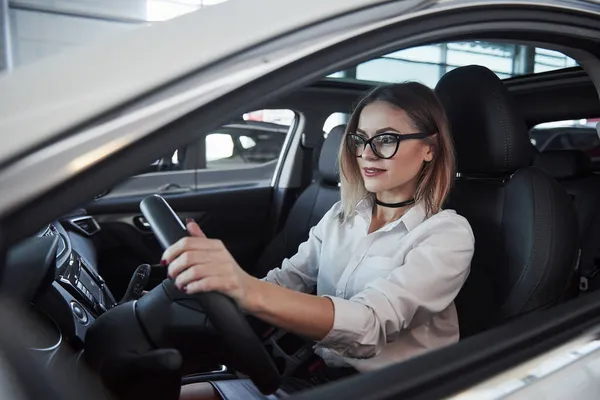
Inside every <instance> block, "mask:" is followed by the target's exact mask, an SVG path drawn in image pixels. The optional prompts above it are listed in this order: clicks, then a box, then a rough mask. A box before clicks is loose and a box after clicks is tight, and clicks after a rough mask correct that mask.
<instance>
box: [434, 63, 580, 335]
mask: <svg viewBox="0 0 600 400" xmlns="http://www.w3.org/2000/svg"><path fill="white" fill-rule="evenodd" d="M435 90H436V93H437V95H438V96H439V98H440V100H441V101H442V103H443V104H444V106H445V107H446V110H447V113H448V118H449V121H450V125H451V130H452V133H453V135H454V138H455V142H456V151H457V157H458V172H459V173H460V177H459V178H458V179H457V181H456V184H455V187H454V189H453V191H452V193H451V196H450V199H449V201H448V204H447V208H452V209H455V210H456V211H457V212H458V213H459V214H461V215H463V216H464V217H466V218H467V219H468V220H469V222H470V224H471V226H472V228H473V231H474V234H475V254H474V257H473V261H472V264H471V274H470V276H469V278H468V280H467V282H466V284H465V286H464V288H463V289H462V290H461V292H460V293H459V295H458V297H457V299H456V306H457V309H458V315H459V322H460V329H461V336H462V337H465V336H469V335H472V334H474V333H477V332H480V331H482V330H484V329H486V328H490V327H493V326H495V325H497V324H500V323H503V322H505V321H507V320H509V319H511V318H514V317H517V316H520V315H522V314H525V313H528V312H530V311H534V310H537V309H541V308H545V307H548V306H551V305H553V304H556V303H558V302H560V301H561V300H562V299H563V298H564V296H565V293H566V289H567V288H569V289H572V288H573V286H574V285H576V281H575V279H576V277H574V276H573V269H574V266H575V260H576V257H577V247H578V246H577V221H576V216H575V211H574V208H573V205H572V202H571V200H570V198H569V196H568V195H567V194H566V193H565V191H564V190H563V189H562V187H560V185H559V184H558V182H556V180H554V179H552V178H551V177H550V176H549V175H548V174H546V173H545V172H543V171H541V170H540V169H539V168H535V167H532V166H530V165H531V158H532V156H533V154H534V152H533V151H532V148H531V144H530V142H529V140H528V135H527V131H526V128H525V123H524V121H523V120H522V118H521V117H520V116H519V114H518V110H516V109H515V107H514V106H513V103H512V99H511V98H510V94H509V93H508V91H507V89H506V88H505V86H504V84H503V83H502V82H501V81H500V80H499V79H498V78H497V77H496V75H495V74H494V73H493V72H491V71H490V70H488V69H487V68H483V67H479V66H468V67H462V68H457V69H455V70H453V71H451V72H449V73H447V74H446V75H445V76H444V77H443V78H442V79H441V80H440V82H439V83H438V85H437V87H436V89H435ZM570 293H572V292H570Z"/></svg>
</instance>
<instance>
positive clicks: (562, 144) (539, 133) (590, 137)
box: [529, 118, 600, 166]
mask: <svg viewBox="0 0 600 400" xmlns="http://www.w3.org/2000/svg"><path fill="white" fill-rule="evenodd" d="M598 120H599V119H596V118H593V119H582V120H572V121H554V122H547V123H543V124H539V125H536V126H535V127H533V128H532V129H531V131H530V132H529V137H530V140H531V143H532V144H533V145H534V146H535V147H536V148H537V149H538V151H540V152H544V151H553V150H580V151H583V152H585V153H586V154H587V155H588V156H589V157H590V159H591V160H592V163H593V164H594V165H595V166H596V165H598V164H599V163H600V137H599V136H598V131H597V129H596V124H597V123H598Z"/></svg>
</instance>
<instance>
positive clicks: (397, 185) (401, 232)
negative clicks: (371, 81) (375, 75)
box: [163, 82, 474, 398]
mask: <svg viewBox="0 0 600 400" xmlns="http://www.w3.org/2000/svg"><path fill="white" fill-rule="evenodd" d="M339 167H340V172H341V174H340V179H341V201H340V202H338V203H336V204H335V205H334V206H333V207H332V208H331V209H330V210H329V211H328V212H327V213H326V215H325V216H324V217H323V219H322V220H321V221H320V222H319V223H318V224H317V225H316V226H315V227H313V228H312V229H311V231H310V234H309V237H308V240H307V241H306V242H304V243H303V244H302V245H300V247H299V249H298V252H297V254H296V255H294V256H293V257H291V258H289V259H286V260H285V261H284V262H283V265H281V267H280V268H276V269H274V270H271V271H270V272H269V273H268V274H267V276H266V277H265V278H264V279H262V280H259V279H256V278H254V277H252V276H250V275H249V274H247V273H246V272H244V271H243V270H242V269H241V268H240V267H239V266H238V264H237V263H236V261H235V260H234V259H233V257H232V256H231V255H230V254H229V252H228V251H227V249H226V248H225V247H224V246H223V244H222V243H221V242H220V241H218V240H212V239H208V238H206V237H205V236H204V234H203V233H202V231H201V230H200V227H199V226H198V225H197V224H196V223H195V222H189V223H188V224H187V228H188V230H189V232H190V234H191V235H192V237H193V238H192V239H191V240H190V239H188V240H182V241H180V242H178V243H176V244H174V245H173V246H171V247H170V248H168V249H167V250H166V251H165V253H164V256H163V260H164V263H166V264H168V266H169V267H168V269H169V276H170V277H172V278H173V279H175V283H176V285H177V286H178V287H179V288H180V289H181V290H184V291H186V292H188V293H198V292H203V291H218V292H222V293H224V294H226V295H228V296H230V297H231V298H233V299H234V300H235V301H236V302H237V303H238V304H239V306H240V307H241V308H242V309H244V310H245V312H247V313H249V314H252V315H254V316H256V317H258V318H259V319H261V320H263V321H265V322H267V323H269V324H272V325H275V326H277V327H280V328H282V329H285V330H287V331H289V332H292V333H295V334H298V335H301V336H304V337H308V338H311V339H312V340H314V341H316V347H315V349H316V351H315V352H316V354H317V355H318V356H320V357H321V358H322V359H323V360H324V362H325V364H326V365H327V367H328V368H327V371H328V372H327V373H325V374H324V375H323V377H322V379H313V380H312V383H308V384H309V385H310V384H319V383H322V382H324V381H327V380H329V379H331V377H332V376H345V375H347V372H348V371H350V373H351V372H355V371H358V372H361V371H366V370H371V369H375V368H381V367H384V366H387V365H389V364H392V363H396V362H399V361H402V360H405V359H407V358H409V357H413V356H415V355H417V354H420V353H423V352H425V351H428V350H431V349H435V348H439V347H442V346H446V345H449V344H451V343H455V342H457V341H458V339H459V326H458V319H457V313H456V308H455V306H454V299H455V297H456V295H457V293H458V292H459V290H460V289H461V287H462V285H463V284H464V282H465V280H466V278H467V276H468V274H469V268H470V263H471V258H472V256H473V250H474V237H473V233H472V231H471V227H470V225H469V223H468V222H467V220H466V219H464V218H463V217H461V216H459V215H458V214H456V213H455V212H454V211H453V210H443V209H442V205H443V204H444V202H445V200H446V197H447V195H448V192H449V191H450V188H451V185H452V182H453V179H454V175H455V168H454V151H453V146H452V140H451V137H450V133H449V128H448V122H447V120H446V116H445V112H444V110H443V107H442V106H441V104H440V102H439V101H438V99H437V97H436V96H435V94H434V92H433V91H432V90H431V89H429V88H427V87H426V86H424V85H421V84H418V83H413V82H409V83H403V84H395V85H388V86H382V87H379V88H377V89H375V90H373V91H372V92H370V93H369V94H368V95H367V96H366V97H365V98H364V99H362V101H361V102H360V103H359V104H358V106H357V107H356V109H355V110H354V113H353V114H352V116H351V118H350V121H349V123H348V125H347V129H346V132H345V134H344V138H343V144H342V145H341V146H340V152H339ZM257 229H258V227H257ZM315 290H316V294H309V293H314V291H315ZM336 371H342V373H341V374H336V373H335V372H336ZM203 385H205V388H206V386H209V385H208V384H203ZM209 392H211V393H212V394H214V395H215V396H216V397H217V398H218V395H217V394H216V393H215V392H213V391H212V388H211V389H210V390H209ZM182 393H183V396H184V397H185V396H186V395H187V396H189V397H186V398H192V397H191V392H190V391H189V390H188V389H186V388H185V387H184V390H183V392H182ZM186 393H187V394H186ZM256 393H258V392H256ZM256 393H253V394H251V393H248V396H250V395H256ZM223 397H225V396H223Z"/></svg>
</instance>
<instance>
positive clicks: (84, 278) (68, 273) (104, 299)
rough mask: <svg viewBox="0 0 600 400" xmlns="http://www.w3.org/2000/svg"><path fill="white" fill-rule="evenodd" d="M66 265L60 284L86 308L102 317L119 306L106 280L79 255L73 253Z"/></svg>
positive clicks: (60, 277)
mask: <svg viewBox="0 0 600 400" xmlns="http://www.w3.org/2000/svg"><path fill="white" fill-rule="evenodd" d="M65 264H66V265H65V267H64V268H62V271H61V274H60V276H59V282H60V283H61V285H62V286H63V287H64V288H65V289H66V290H67V291H69V293H70V294H71V295H72V296H73V297H74V298H76V299H77V300H79V301H80V302H81V304H83V305H84V306H86V308H88V309H89V310H91V311H93V312H94V313H96V315H100V314H102V313H104V312H106V310H109V309H111V308H113V307H114V306H115V305H116V304H117V302H116V300H115V298H114V297H113V295H112V293H111V292H110V290H109V289H108V287H107V286H106V284H105V282H104V279H102V277H101V276H100V275H98V274H97V273H96V271H95V270H94V269H93V268H91V267H90V266H89V265H87V263H86V261H85V260H84V259H83V258H82V257H80V256H79V254H77V253H76V252H75V251H73V252H71V254H70V256H69V259H68V261H67V262H66V263H65Z"/></svg>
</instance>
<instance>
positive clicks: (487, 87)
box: [435, 65, 532, 174]
mask: <svg viewBox="0 0 600 400" xmlns="http://www.w3.org/2000/svg"><path fill="white" fill-rule="evenodd" d="M435 91H436V93H437V95H438V97H439V98H440V100H441V102H442V104H443V105H444V108H445V109H446V113H447V115H448V120H449V122H450V129H451V133H452V136H453V137H454V142H455V147H456V154H457V169H458V172H460V173H464V174H497V173H512V172H514V171H516V170H517V169H519V168H522V167H525V166H528V165H531V161H532V151H531V144H530V142H529V137H528V133H527V126H526V125H525V121H524V119H523V118H522V117H521V115H520V113H519V112H518V110H517V109H516V107H515V105H514V104H513V101H512V98H511V96H510V93H508V90H507V89H506V87H505V86H504V84H503V83H502V81H501V80H500V79H499V78H498V77H497V76H496V74H494V73H493V72H492V71H490V70H489V69H487V68H485V67H480V66H475V65H471V66H466V67H460V68H456V69H454V70H452V71H450V72H448V73H447V74H446V75H444V76H443V77H442V79H440V81H439V82H438V84H437V86H436V88H435Z"/></svg>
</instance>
